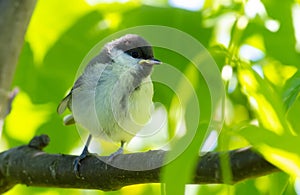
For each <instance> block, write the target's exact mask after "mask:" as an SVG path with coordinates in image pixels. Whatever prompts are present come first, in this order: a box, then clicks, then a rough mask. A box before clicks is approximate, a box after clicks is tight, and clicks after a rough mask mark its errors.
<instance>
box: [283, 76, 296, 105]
mask: <svg viewBox="0 0 300 195" xmlns="http://www.w3.org/2000/svg"><path fill="white" fill-rule="evenodd" d="M299 92H300V72H299V71H297V72H296V73H295V74H294V76H293V77H291V78H290V79H289V80H288V81H287V82H286V83H285V86H284V91H283V101H284V104H285V107H286V109H287V110H288V109H290V108H291V107H292V106H293V104H294V102H295V101H296V100H297V98H298V96H299Z"/></svg>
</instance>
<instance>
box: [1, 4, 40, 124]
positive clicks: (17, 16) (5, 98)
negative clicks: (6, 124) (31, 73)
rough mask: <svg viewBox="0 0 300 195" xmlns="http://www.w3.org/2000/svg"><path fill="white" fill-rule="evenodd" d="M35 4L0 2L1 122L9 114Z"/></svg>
mask: <svg viewBox="0 0 300 195" xmlns="http://www.w3.org/2000/svg"><path fill="white" fill-rule="evenodd" d="M35 4H36V0H26V1H24V0H1V1H0V29H1V33H0V121H1V120H3V119H4V117H5V116H6V114H7V110H8V107H9V91H10V87H11V82H12V80H13V75H14V72H15V67H16V64H17V62H18V58H19V55H20V52H21V49H22V47H23V43H24V36H25V32H26V29H27V26H28V23H29V20H30V17H31V15H32V12H33V9H34V6H35ZM0 128H1V127H0Z"/></svg>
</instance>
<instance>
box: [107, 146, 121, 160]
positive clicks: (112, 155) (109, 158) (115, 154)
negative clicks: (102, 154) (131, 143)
mask: <svg viewBox="0 0 300 195" xmlns="http://www.w3.org/2000/svg"><path fill="white" fill-rule="evenodd" d="M123 153H124V149H123V147H122V146H121V147H120V148H119V149H118V150H117V151H115V152H114V153H112V154H111V155H109V157H108V160H107V162H112V161H113V160H114V158H115V157H116V156H118V155H120V154H123Z"/></svg>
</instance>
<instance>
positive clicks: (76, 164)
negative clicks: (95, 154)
mask: <svg viewBox="0 0 300 195" xmlns="http://www.w3.org/2000/svg"><path fill="white" fill-rule="evenodd" d="M90 154H91V153H90V152H89V151H88V147H84V149H83V151H82V153H81V154H80V156H77V157H76V158H75V159H74V161H73V170H74V173H75V175H76V177H77V178H80V173H79V167H80V165H81V161H82V160H83V159H85V158H86V157H87V156H89V155H90Z"/></svg>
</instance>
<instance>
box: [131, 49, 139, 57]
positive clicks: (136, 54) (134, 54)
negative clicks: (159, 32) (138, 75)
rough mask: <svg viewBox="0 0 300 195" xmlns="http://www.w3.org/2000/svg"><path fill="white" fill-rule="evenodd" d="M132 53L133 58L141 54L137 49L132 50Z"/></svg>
mask: <svg viewBox="0 0 300 195" xmlns="http://www.w3.org/2000/svg"><path fill="white" fill-rule="evenodd" d="M130 55H131V56H132V57H133V58H138V57H139V56H140V55H139V53H138V52H137V51H132V52H130Z"/></svg>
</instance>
